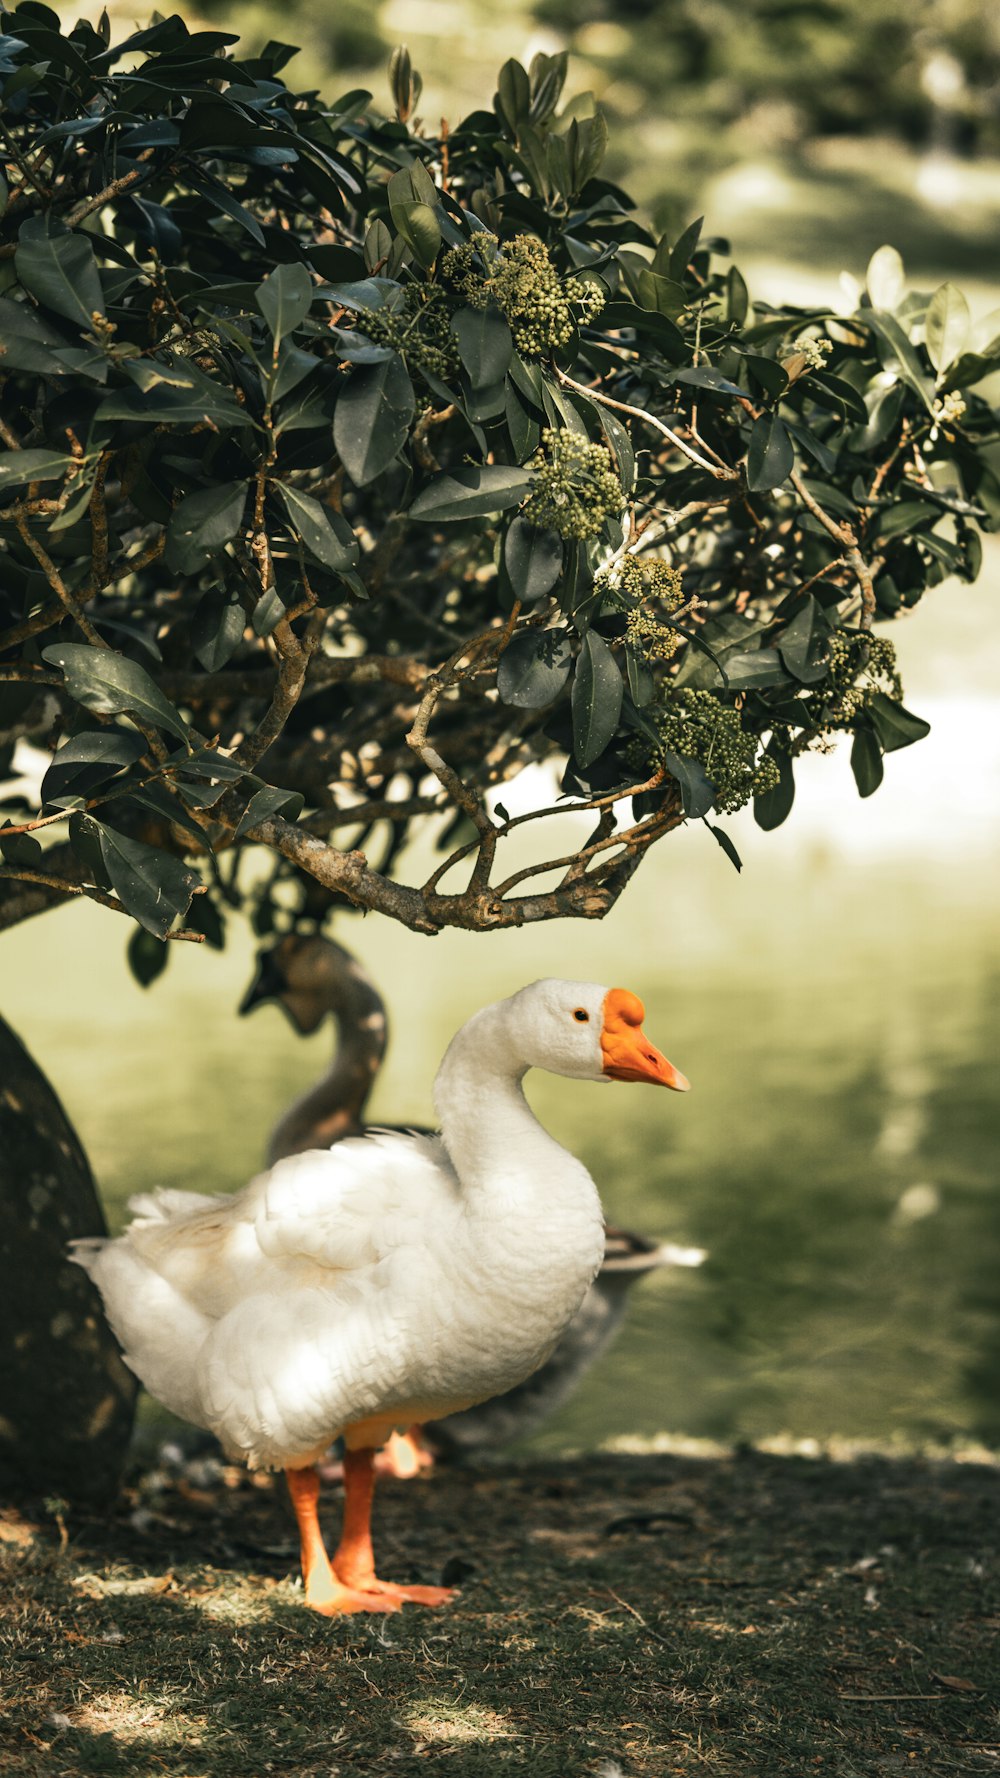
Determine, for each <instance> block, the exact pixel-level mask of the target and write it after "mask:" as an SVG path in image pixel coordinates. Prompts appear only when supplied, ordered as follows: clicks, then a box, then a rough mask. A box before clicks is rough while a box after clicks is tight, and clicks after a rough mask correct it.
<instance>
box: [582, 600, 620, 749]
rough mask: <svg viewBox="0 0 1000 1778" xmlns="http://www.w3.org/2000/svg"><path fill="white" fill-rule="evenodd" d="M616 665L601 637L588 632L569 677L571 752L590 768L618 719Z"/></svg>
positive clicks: (613, 731)
mask: <svg viewBox="0 0 1000 1778" xmlns="http://www.w3.org/2000/svg"><path fill="white" fill-rule="evenodd" d="M624 690H625V687H624V685H623V683H622V676H621V672H620V671H619V667H618V662H617V661H616V660H615V657H614V655H613V654H612V652H611V649H610V648H609V647H608V644H607V643H606V642H605V640H604V637H603V636H600V635H598V633H597V631H596V630H588V631H587V634H586V635H585V636H584V638H583V646H582V647H581V649H580V653H579V656H578V657H577V663H576V673H575V674H574V676H573V696H572V706H573V753H574V755H575V757H576V761H577V764H578V765H581V766H589V765H593V763H594V761H595V759H598V758H599V757H600V755H601V754H602V753H603V752H604V749H605V748H606V747H607V745H608V742H609V741H610V740H611V737H612V735H613V734H614V733H615V730H616V729H617V727H618V719H619V717H620V716H621V710H622V696H623V694H624Z"/></svg>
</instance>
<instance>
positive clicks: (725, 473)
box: [557, 370, 740, 482]
mask: <svg viewBox="0 0 1000 1778" xmlns="http://www.w3.org/2000/svg"><path fill="white" fill-rule="evenodd" d="M557 374H558V377H559V381H560V382H561V383H564V384H565V386H566V388H568V389H575V390H576V393H577V394H578V395H586V396H589V398H590V400H591V401H597V402H600V404H601V406H602V407H610V408H614V409H615V411H616V412H617V413H620V414H628V415H629V417H630V418H631V419H633V420H642V421H643V422H644V423H645V424H646V425H647V426H652V427H653V430H654V431H655V432H659V433H660V435H661V436H662V437H663V438H665V439H667V440H668V442H669V443H670V444H672V445H673V446H674V447H675V449H676V450H678V451H683V453H684V455H685V457H687V458H689V459H690V461H691V462H692V463H697V465H698V467H699V469H704V470H706V471H707V472H708V474H709V475H712V476H714V477H715V479H716V481H726V482H735V481H739V478H740V472H739V470H738V469H728V468H727V467H726V465H725V464H722V465H721V467H720V466H719V465H718V464H715V463H710V462H709V460H708V458H707V457H703V456H702V454H701V452H700V451H696V450H695V448H694V446H693V445H689V444H688V442H687V440H686V439H684V438H681V436H680V434H679V433H677V432H674V431H672V430H671V428H670V427H669V426H668V425H667V424H666V422H665V421H664V420H661V419H658V417H657V416H656V414H651V413H648V412H647V411H646V409H645V408H641V407H631V406H630V405H629V403H628V402H626V401H613V400H612V398H611V396H610V395H603V394H602V393H601V391H600V390H599V389H588V388H587V387H586V386H585V385H584V384H583V383H576V382H574V381H573V378H572V377H569V376H567V375H566V372H565V371H564V370H560V371H558V372H557Z"/></svg>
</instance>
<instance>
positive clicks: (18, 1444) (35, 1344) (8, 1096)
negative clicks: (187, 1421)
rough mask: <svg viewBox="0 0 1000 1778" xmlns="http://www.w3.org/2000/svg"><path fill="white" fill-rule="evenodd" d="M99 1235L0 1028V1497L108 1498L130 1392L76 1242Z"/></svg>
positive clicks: (53, 1113) (94, 1211) (53, 1126)
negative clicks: (77, 1262)
mask: <svg viewBox="0 0 1000 1778" xmlns="http://www.w3.org/2000/svg"><path fill="white" fill-rule="evenodd" d="M106 1232H107V1230H106V1226H105V1222H104V1216H103V1214H102V1211H101V1206H100V1202H99V1200H98V1196H97V1192H96V1189H95V1186H94V1181H93V1177H92V1175H91V1171H90V1167H89V1166H88V1164H87V1158H86V1156H85V1154H84V1152H83V1149H82V1148H81V1146H80V1143H79V1141H78V1139H77V1136H76V1133H75V1131H74V1129H73V1126H72V1125H71V1123H70V1122H69V1119H68V1118H67V1116H66V1113H65V1112H64V1110H63V1108H62V1106H61V1105H60V1103H59V1100H58V1099H57V1097H56V1095H55V1093H54V1092H53V1090H52V1087H51V1086H50V1085H49V1082H48V1081H47V1080H46V1078H45V1076H44V1074H43V1073H42V1072H41V1069H39V1068H38V1067H37V1066H36V1065H35V1063H34V1062H33V1061H32V1059H31V1057H30V1056H29V1055H28V1052H27V1050H26V1049H25V1048H24V1046H23V1044H21V1043H20V1042H19V1041H18V1039H17V1038H16V1037H15V1035H14V1033H13V1031H11V1029H10V1027H9V1026H8V1025H5V1024H4V1022H3V1020H2V1019H0V1352H2V1354H3V1363H2V1366H0V1496H3V1497H5V1498H8V1499H12V1500H25V1499H30V1498H32V1497H39V1496H44V1495H49V1494H51V1495H56V1496H60V1497H62V1498H63V1499H66V1500H70V1501H79V1502H97V1501H100V1500H102V1499H108V1498H109V1497H110V1496H111V1495H113V1493H114V1491H115V1488H116V1486H117V1483H118V1480H119V1476H120V1473H121V1468H122V1464H123V1462H124V1458H125V1452H126V1449H127V1447H128V1441H129V1435H130V1432H131V1429H132V1417H133V1410H134V1404H135V1394H136V1382H135V1378H134V1377H133V1376H132V1375H131V1373H130V1372H129V1371H128V1370H126V1368H125V1366H124V1364H123V1363H122V1360H121V1357H120V1355H119V1352H118V1348H117V1346H116V1345H115V1342H114V1339H113V1338H112V1335H111V1332H110V1329H109V1328H108V1326H107V1323H106V1322H105V1320H104V1316H103V1313H102V1310H101V1305H100V1299H99V1297H98V1295H97V1292H96V1290H95V1289H94V1287H93V1285H92V1284H91V1282H90V1280H89V1278H88V1277H87V1276H86V1274H85V1273H84V1272H83V1271H81V1269H80V1267H79V1266H74V1265H71V1264H70V1263H69V1261H68V1259H67V1252H66V1244H67V1242H68V1241H71V1240H72V1239H73V1238H74V1237H75V1236H77V1235H101V1234H105V1233H106Z"/></svg>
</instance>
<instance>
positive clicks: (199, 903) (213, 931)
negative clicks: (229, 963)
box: [163, 895, 226, 957]
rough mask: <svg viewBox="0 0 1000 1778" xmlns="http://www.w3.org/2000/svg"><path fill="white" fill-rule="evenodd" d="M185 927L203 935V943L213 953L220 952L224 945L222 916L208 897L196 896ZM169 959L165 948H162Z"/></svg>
mask: <svg viewBox="0 0 1000 1778" xmlns="http://www.w3.org/2000/svg"><path fill="white" fill-rule="evenodd" d="M186 925H187V926H188V927H189V928H190V929H191V930H192V931H194V932H202V933H204V935H205V943H206V944H207V945H208V946H209V947H210V949H211V950H213V951H222V950H224V949H225V945H226V928H225V922H224V920H223V918H222V914H221V913H220V911H219V909H218V908H217V907H216V905H215V902H214V901H213V900H212V897H211V896H210V895H196V896H195V898H194V900H193V901H192V903H191V906H190V908H189V909H188V914H187V920H186ZM163 949H164V951H166V954H167V956H168V957H169V955H170V952H169V950H168V949H167V946H166V945H164V946H163Z"/></svg>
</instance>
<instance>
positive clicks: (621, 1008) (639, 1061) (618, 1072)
mask: <svg viewBox="0 0 1000 1778" xmlns="http://www.w3.org/2000/svg"><path fill="white" fill-rule="evenodd" d="M645 1016H646V1009H645V1007H644V1006H643V1004H642V1001H641V1000H640V999H639V997H638V995H636V994H630V993H629V991H628V989H627V988H609V989H608V992H607V993H606V994H605V996H604V1029H603V1031H602V1032H601V1055H602V1057H603V1059H604V1072H605V1074H606V1075H608V1076H609V1078H610V1079H611V1080H648V1081H650V1082H651V1083H652V1084H653V1085H654V1086H661V1087H673V1089H674V1092H675V1093H686V1092H687V1091H688V1089H689V1088H690V1085H691V1082H690V1081H689V1080H687V1079H685V1077H684V1075H683V1074H681V1072H680V1070H679V1069H677V1068H675V1067H674V1065H673V1063H672V1062H668V1061H667V1058H666V1056H661V1054H660V1052H659V1050H655V1049H654V1048H653V1046H652V1044H651V1043H650V1041H649V1038H648V1037H646V1036H645V1034H644V1033H643V1029H642V1021H643V1019H644V1018H645Z"/></svg>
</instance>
